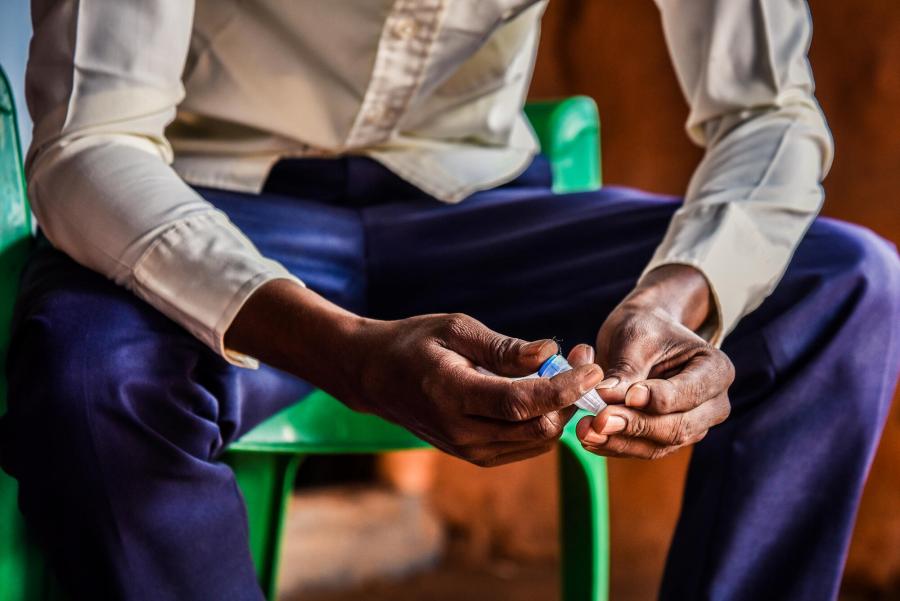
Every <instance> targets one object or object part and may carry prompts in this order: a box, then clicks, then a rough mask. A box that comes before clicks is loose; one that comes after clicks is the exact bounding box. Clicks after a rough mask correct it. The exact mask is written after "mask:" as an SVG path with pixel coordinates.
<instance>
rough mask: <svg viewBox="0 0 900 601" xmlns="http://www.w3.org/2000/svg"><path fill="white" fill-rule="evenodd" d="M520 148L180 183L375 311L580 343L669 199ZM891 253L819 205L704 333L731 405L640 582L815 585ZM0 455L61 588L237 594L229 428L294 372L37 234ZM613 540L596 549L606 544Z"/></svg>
mask: <svg viewBox="0 0 900 601" xmlns="http://www.w3.org/2000/svg"><path fill="white" fill-rule="evenodd" d="M549 183H550V175H549V169H548V168H547V164H546V162H544V161H542V160H538V161H536V162H535V164H534V165H532V167H531V168H530V169H529V170H528V171H526V172H525V174H523V175H522V176H521V177H519V178H518V179H517V180H515V181H513V182H511V183H510V184H508V185H505V186H502V187H500V188H497V189H494V190H491V191H486V192H481V193H478V194H475V195H474V196H473V197H472V198H470V199H468V200H466V201H465V202H463V203H462V204H459V205H457V206H447V205H443V204H440V203H438V202H437V201H435V200H433V199H430V198H427V197H425V196H423V194H422V193H420V192H418V191H417V190H415V189H414V188H412V187H411V186H409V185H408V184H406V183H404V182H403V181H401V180H399V179H398V178H396V177H395V176H393V175H391V174H390V173H389V172H388V171H386V170H385V169H384V168H382V167H380V166H379V165H377V164H376V163H374V162H372V161H370V160H367V159H363V158H346V159H336V160H290V161H284V162H282V163H280V164H279V165H277V166H276V168H275V169H274V171H273V173H272V175H271V177H270V179H269V181H268V183H267V186H266V190H265V191H264V193H263V194H261V195H247V194H237V193H232V192H224V191H216V190H201V192H202V193H203V194H204V196H205V197H206V198H207V199H209V200H210V201H211V202H212V203H213V204H215V205H216V206H217V207H218V208H219V209H221V210H222V211H224V212H225V213H227V214H228V215H229V216H230V218H231V219H232V220H233V221H234V222H235V223H236V224H237V225H238V226H239V227H240V228H242V229H243V231H244V232H246V234H247V235H248V236H249V237H250V238H251V239H252V240H253V241H254V242H255V243H256V245H257V246H258V247H259V248H260V249H261V250H262V252H263V253H265V254H266V255H268V256H271V257H273V258H275V259H278V260H279V261H281V262H283V263H284V265H286V266H287V267H288V269H290V270H291V271H292V272H293V273H295V274H297V275H298V276H299V277H300V278H302V279H303V280H304V281H306V282H307V284H308V285H309V286H310V287H311V288H312V289H314V290H316V291H318V292H319V293H321V294H322V295H324V296H326V297H328V298H329V299H331V300H333V301H335V302H336V303H339V304H341V305H343V306H345V307H347V308H349V309H352V310H353V311H357V312H359V313H363V314H366V315H370V316H374V317H379V318H400V317H405V316H410V315H415V314H421V313H425V312H440V311H461V312H465V313H468V314H471V315H473V316H474V317H476V318H478V319H480V320H482V321H483V322H485V323H486V324H488V325H489V326H490V327H492V328H495V329H497V330H499V331H500V332H503V333H506V334H510V335H515V336H519V337H522V338H529V339H535V338H542V337H550V336H556V337H557V338H559V339H561V340H562V341H563V343H564V345H565V346H566V347H571V346H572V345H574V344H576V343H579V342H592V341H593V339H594V336H595V334H596V332H597V329H598V328H599V327H600V325H601V323H602V322H603V320H604V317H605V316H606V315H607V314H608V313H609V311H610V310H611V309H612V308H613V307H614V306H615V305H616V303H617V302H618V301H619V300H621V298H622V297H623V296H624V295H625V294H626V293H627V292H628V291H629V290H630V289H631V288H632V286H633V285H634V284H635V281H636V279H637V276H638V274H639V273H640V271H641V269H642V267H643V266H644V265H645V264H646V262H647V261H648V260H649V258H650V255H651V253H652V251H653V249H654V247H655V246H656V245H657V244H658V243H659V241H660V239H661V238H662V235H663V233H664V230H665V228H666V225H667V223H668V222H669V219H670V217H671V216H672V212H673V211H674V210H675V209H676V207H677V206H678V202H677V200H676V199H673V198H668V197H661V196H655V195H650V194H646V193H643V192H639V191H636V190H631V189H625V188H615V187H607V188H604V189H603V190H601V191H599V192H589V193H581V194H571V195H565V196H557V195H554V194H553V193H552V192H551V191H550V188H549ZM898 323H900V266H898V259H897V254H896V250H895V249H893V248H892V247H891V246H890V245H889V244H887V243H885V242H884V241H883V240H881V239H879V238H877V237H876V236H875V235H873V234H872V233H870V232H868V231H866V230H864V229H862V228H859V227H856V226H852V225H848V224H845V223H839V222H836V221H831V220H827V219H819V220H817V221H816V222H815V224H814V225H813V226H812V228H811V229H810V231H809V233H808V234H807V235H806V237H805V238H804V240H803V242H802V243H801V245H800V248H799V250H798V252H797V254H796V256H795V257H794V259H793V261H792V262H791V264H790V267H789V269H788V270H787V273H786V275H785V277H784V280H783V281H782V283H781V285H780V286H779V287H778V289H777V290H776V291H775V293H774V294H773V295H772V296H771V297H770V298H769V299H768V300H767V301H766V302H765V303H764V304H763V306H762V307H760V308H759V309H758V310H757V311H755V312H754V313H753V314H751V315H750V316H748V317H747V318H746V319H744V320H743V322H742V323H741V324H740V326H739V327H738V328H737V330H736V331H735V332H734V333H733V334H732V335H731V336H730V337H729V338H728V340H727V342H726V344H725V347H724V348H725V350H726V351H727V353H728V354H729V356H730V357H731V358H732V360H733V361H734V364H735V366H736V369H737V379H736V381H735V383H734V386H733V387H732V390H731V399H732V403H733V412H732V415H731V417H730V418H729V419H728V421H726V422H725V423H724V424H723V425H721V426H719V427H717V428H715V429H714V430H713V431H712V432H710V434H709V436H708V437H707V438H706V439H705V440H703V442H701V443H700V444H699V445H697V447H696V449H695V451H694V454H693V459H692V462H691V466H690V471H689V475H688V478H687V488H686V491H685V496H684V503H683V509H682V513H681V518H680V521H679V522H678V527H677V530H676V532H675V535H674V539H673V541H672V547H671V551H670V555H669V560H668V564H667V567H666V573H665V577H664V583H663V587H662V591H661V597H662V598H663V599H671V600H679V601H683V600H686V599H722V600H726V599H727V600H730V601H734V600H741V599H748V600H749V599H753V600H759V599H791V600H793V601H799V600H807V599H808V600H814V601H821V600H823V599H829V598H833V597H834V596H835V594H836V590H837V587H838V584H839V580H840V575H841V568H842V565H843V562H844V558H845V554H846V552H847V546H848V541H849V538H850V534H851V530H852V526H853V521H854V517H855V513H856V510H857V506H858V502H859V498H860V494H861V490H862V486H863V482H864V480H865V477H866V473H867V470H868V468H869V465H870V463H871V460H872V456H873V453H874V451H875V448H876V444H877V441H878V438H879V435H880V432H881V430H882V427H883V424H884V421H885V417H886V414H887V411H888V406H889V403H890V399H891V394H892V390H893V387H894V384H895V382H896V377H897V370H898V364H900V359H898V345H900V328H898ZM8 374H9V412H8V414H7V415H6V416H5V417H4V418H3V419H2V422H0V428H2V429H0V451H2V465H3V468H4V469H5V470H6V471H8V472H9V473H10V474H12V475H13V476H14V477H15V478H17V479H18V482H19V485H20V506H21V509H22V512H23V514H24V516H25V518H26V520H27V521H28V523H29V525H30V527H31V528H32V529H33V531H34V532H35V533H36V535H37V537H38V538H39V541H40V543H41V544H42V545H43V547H44V549H45V551H46V553H47V554H48V556H49V557H50V559H51V562H52V565H53V566H54V568H55V569H56V571H57V572H58V574H59V576H60V578H61V580H62V582H63V583H64V585H65V586H66V587H67V588H68V589H70V590H71V591H72V592H73V595H74V597H75V598H76V599H92V600H96V599H129V600H133V599H142V600H143V599H147V600H153V601H164V600H169V599H179V600H183V599H198V600H207V599H215V600H217V601H226V600H231V599H236V600H250V599H253V600H258V599H260V598H261V594H260V591H259V589H258V587H257V584H256V579H255V576H254V573H253V567H252V564H251V560H250V556H249V552H248V545H247V521H246V517H245V510H244V505H243V501H242V499H241V495H240V493H239V491H238V489H237V487H236V486H235V481H234V477H233V474H232V473H231V471H230V470H229V468H228V467H227V466H225V465H224V464H222V463H221V462H220V461H219V460H218V458H219V457H220V455H221V453H222V451H223V449H224V448H225V447H226V445H228V443H229V442H231V441H233V440H234V439H235V438H236V437H238V436H240V435H241V434H242V433H243V432H245V431H247V430H248V429H249V428H251V427H252V426H254V425H255V424H257V423H259V422H260V421H261V420H263V419H264V418H266V417H267V416H269V415H271V414H273V413H274V412H276V411H278V410H280V409H282V408H284V407H286V406H288V405H290V404H291V403H294V402H296V401H297V399H298V398H300V397H302V396H303V394H304V393H305V392H306V391H308V390H309V386H308V385H307V384H306V383H304V382H302V381H300V380H298V379H296V378H294V377H292V376H289V375H287V374H285V373H283V372H280V371H277V370H274V369H271V368H267V367H263V368H261V369H260V370H258V371H250V370H243V369H239V368H235V367H233V366H230V365H229V364H227V363H226V362H225V361H223V360H222V359H221V358H219V357H218V356H216V355H215V354H214V353H212V352H211V351H210V350H209V349H207V348H206V347H204V346H203V345H202V344H201V343H199V342H198V341H197V340H195V339H194V338H192V337H191V336H190V335H189V334H188V333H187V332H185V331H184V330H183V329H182V328H180V327H179V326H177V325H176V324H175V323H173V322H171V321H169V320H168V319H167V318H165V317H164V316H163V315H161V314H160V313H158V312H157V311H155V310H154V309H152V308H151V307H150V306H148V305H146V304H145V303H143V302H142V301H140V300H138V299H137V298H136V297H134V296H132V295H131V294H130V293H129V292H127V291H125V290H124V289H121V288H119V287H117V286H116V285H115V284H113V283H112V282H110V281H108V280H106V279H104V278H103V277H101V276H99V275H97V274H96V273H93V272H91V271H90V270H88V269H85V268H83V267H81V266H79V265H77V264H76V263H74V262H73V261H72V260H71V259H69V258H68V257H67V256H65V255H64V254H62V253H60V252H58V251H56V250H54V249H53V248H52V247H51V246H50V245H49V244H48V243H47V242H46V241H43V242H41V243H40V244H39V245H38V247H37V249H36V250H35V252H34V253H33V256H32V257H31V259H30V263H29V264H28V267H27V269H26V271H25V273H24V276H23V280H22V287H21V292H20V297H19V299H18V305H17V310H16V318H15V323H14V333H13V342H12V347H11V349H10V354H9V361H8ZM613 553H615V550H613Z"/></svg>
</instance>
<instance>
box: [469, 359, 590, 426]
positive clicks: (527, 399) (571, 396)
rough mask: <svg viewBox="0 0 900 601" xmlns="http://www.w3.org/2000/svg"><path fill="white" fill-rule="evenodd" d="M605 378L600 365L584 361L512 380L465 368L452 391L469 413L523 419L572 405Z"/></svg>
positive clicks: (495, 417) (502, 418) (503, 418)
mask: <svg viewBox="0 0 900 601" xmlns="http://www.w3.org/2000/svg"><path fill="white" fill-rule="evenodd" d="M602 379H603V370H602V369H600V367H599V366H598V365H595V364H590V365H582V366H579V367H576V368H574V369H572V370H571V371H567V372H565V373H562V374H559V375H558V376H555V377H553V378H550V379H547V378H532V379H527V380H510V379H508V378H501V377H498V376H491V375H485V374H481V373H478V372H476V371H474V370H465V373H464V374H459V375H458V377H457V378H454V381H456V382H458V383H459V387H458V388H457V389H455V390H453V391H452V392H451V394H455V395H459V396H458V398H460V399H462V405H463V411H464V413H466V414H467V415H471V416H481V417H489V418H493V419H498V420H504V421H513V422H522V421H525V420H529V419H532V418H535V417H538V416H541V415H545V414H547V413H551V412H553V411H559V410H561V409H564V408H566V407H570V406H572V405H574V404H575V402H576V401H577V400H578V399H580V398H581V397H582V396H584V394H585V393H586V392H587V391H589V390H591V389H592V388H594V387H596V386H597V384H599V383H600V381H601V380H602Z"/></svg>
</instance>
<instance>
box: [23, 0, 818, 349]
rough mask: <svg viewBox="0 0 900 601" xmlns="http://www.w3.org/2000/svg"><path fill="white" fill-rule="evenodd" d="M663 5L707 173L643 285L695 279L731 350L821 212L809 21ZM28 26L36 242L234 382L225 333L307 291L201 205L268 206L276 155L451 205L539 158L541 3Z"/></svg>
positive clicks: (308, 7)
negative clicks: (654, 279) (238, 200)
mask: <svg viewBox="0 0 900 601" xmlns="http://www.w3.org/2000/svg"><path fill="white" fill-rule="evenodd" d="M657 4H658V5H659V9H660V12H661V15H662V19H663V24H664V28H665V32H666V38H667V41H668V44H669V48H670V50H671V54H672V57H673V59H674V63H675V66H676V70H677V73H678V77H679V81H680V83H681V86H682V88H683V90H684V93H685V96H686V97H687V99H688V101H689V102H690V105H691V113H690V117H689V119H688V123H687V129H688V133H689V135H690V136H691V138H692V139H693V140H694V141H695V142H697V143H698V144H701V145H703V146H705V147H706V156H705V158H704V160H703V162H702V163H701V165H700V166H699V168H698V169H697V172H696V174H695V176H694V178H693V180H692V182H691V185H690V187H689V189H688V190H687V194H686V199H685V204H684V206H683V208H681V209H680V210H679V211H678V212H677V213H676V215H675V218H674V219H673V222H672V224H671V227H670V228H669V231H668V233H667V235H666V237H665V240H664V241H663V242H662V244H661V245H660V247H659V249H658V250H657V252H656V255H655V256H654V258H653V260H652V262H651V263H650V265H648V267H647V270H648V271H649V270H650V269H652V268H654V267H657V266H659V265H661V264H667V263H684V264H689V265H693V266H695V267H696V268H698V269H699V270H700V271H702V272H703V273H704V275H705V276H706V278H707V279H708V281H709V283H710V286H711V288H712V290H713V295H714V298H715V304H716V310H717V312H716V319H715V320H714V323H713V328H712V329H711V330H710V332H708V335H709V336H710V337H711V339H712V340H713V341H714V342H717V343H718V342H720V341H721V339H722V337H723V336H724V335H725V334H726V333H727V332H728V331H730V330H731V329H732V328H733V327H734V325H735V324H736V323H737V322H738V320H739V319H740V318H741V317H742V316H743V315H745V314H746V313H748V312H749V311H751V310H752V309H754V308H755V307H756V306H758V305H759V304H760V303H761V302H762V300H763V299H764V298H765V297H766V296H767V295H768V294H769V293H770V292H771V291H772V289H773V288H774V286H775V285H776V284H777V282H778V280H779V279H780V277H781V274H782V273H783V271H784V269H785V267H786V265H787V262H788V261H789V259H790V257H791V255H792V253H793V251H794V249H795V248H796V245H797V244H798V242H799V240H800V238H801V237H802V235H803V233H804V232H805V230H806V228H807V227H808V226H809V224H810V222H811V221H812V219H813V217H814V216H815V215H816V214H817V212H818V210H819V208H820V206H821V202H822V198H823V194H822V189H821V185H820V183H821V180H822V178H823V177H824V175H825V173H826V172H827V169H828V166H829V165H830V161H831V156H832V143H831V138H830V136H829V132H828V129H827V126H826V124H825V120H824V117H823V116H822V114H821V111H820V110H819V108H818V104H817V103H816V101H815V98H814V96H813V81H812V75H811V72H810V69H809V65H808V62H807V56H806V54H807V49H808V45H809V41H810V36H811V22H810V16H809V12H808V8H807V5H806V2H805V0H657ZM32 5H33V6H32V16H33V21H34V37H33V39H32V44H31V55H30V59H29V64H28V73H27V94H28V103H29V108H30V112H31V114H32V118H33V120H34V124H35V125H34V134H33V141H32V145H31V148H30V150H29V153H28V159H27V162H26V163H27V164H26V172H27V179H28V185H29V197H30V200H31V205H32V208H33V210H34V213H35V215H36V216H37V219H38V222H39V224H40V226H41V227H42V229H43V230H44V232H45V233H46V235H47V237H48V238H49V239H50V241H51V242H52V243H53V244H54V245H55V246H56V247H58V248H60V249H61V250H63V251H65V252H66V253H68V254H69V255H70V256H72V257H73V258H74V259H75V260H76V261H78V262H79V263H82V264H84V265H86V266H88V267H90V268H91V269H94V270H96V271H98V272H100V273H102V274H104V275H106V276H108V277H110V278H112V279H113V280H115V281H116V282H117V283H119V284H121V285H124V286H126V287H128V288H129V289H131V290H133V291H134V292H135V294H137V295H138V296H140V297H141V298H143V299H145V300H146V301H147V302H149V303H150V304H151V305H153V306H154V307H156V308H157V309H158V310H160V311H162V312H163V313H165V314H166V315H168V316H169V317H170V318H172V319H174V320H175V321H177V322H178V323H180V324H181V325H183V326H184V327H185V328H187V329H188V330H189V331H190V332H192V333H193V334H194V335H195V336H197V337H198V338H199V339H201V340H202V341H204V342H205V343H206V344H208V345H209V346H210V347H212V348H213V349H215V350H216V351H217V352H219V353H220V354H222V355H223V356H225V357H226V358H227V359H228V360H230V361H232V362H233V363H236V364H238V365H245V366H252V365H253V364H254V363H255V362H254V360H253V359H252V358H249V357H245V356H242V355H240V354H239V353H234V352H232V351H229V350H226V349H225V348H224V346H223V336H224V333H225V332H226V330H227V329H228V327H229V325H230V324H231V322H232V320H233V318H234V316H235V315H236V314H237V312H238V311H239V310H240V308H241V307H242V305H243V304H244V302H245V301H246V300H247V298H248V297H249V296H250V295H251V294H252V293H253V292H254V290H256V289H257V288H258V287H259V286H261V285H262V284H264V283H266V282H268V281H270V280H272V279H277V278H290V279H295V280H296V278H294V277H293V276H292V275H291V274H290V273H288V271H287V270H286V269H285V268H284V267H283V266H281V265H280V264H278V263H276V262H275V261H272V260H269V259H267V258H265V257H263V256H262V255H260V253H259V252H258V251H257V250H256V249H255V248H254V246H253V244H252V243H251V242H250V241H249V240H248V239H247V238H246V237H245V236H244V235H243V234H242V233H241V232H240V231H239V230H238V229H237V228H236V227H235V226H234V225H233V224H232V223H230V222H229V220H228V219H227V217H226V216H225V215H224V214H222V213H221V212H219V211H217V210H215V209H214V208H213V207H212V206H211V205H210V204H209V203H207V202H206V201H204V200H203V199H202V198H201V197H200V196H199V195H198V194H197V193H196V192H194V191H193V190H192V189H191V188H190V187H189V186H188V183H190V184H197V185H204V186H213V187H219V188H224V189H230V190H237V191H247V192H258V191H259V190H260V189H261V187H262V185H263V183H264V181H265V179H266V176H267V174H268V172H269V169H270V168H271V166H272V165H273V164H274V163H275V162H277V161H278V160H279V159H280V158H282V157H288V156H311V155H312V156H331V155H340V154H346V153H353V154H365V155H368V156H371V157H372V158H374V159H375V160H377V161H379V162H381V163H383V164H384V165H385V166H387V167H388V168H389V169H391V170H392V171H394V172H395V173H397V174H398V175H399V176H401V177H403V178H405V179H407V180H408V181H410V182H412V183H413V184H415V185H417V186H418V187H419V188H421V189H422V190H424V191H426V192H428V193H429V194H431V195H433V196H435V197H437V198H438V199H441V200H443V201H446V202H451V203H452V202H460V201H462V200H463V199H464V198H465V197H467V196H468V195H470V194H471V193H472V192H474V191H477V190H480V189H485V188H489V187H492V186H495V185H497V184H499V183H502V182H504V181H508V180H510V179H512V178H513V177H515V176H516V175H517V174H518V173H519V172H520V171H521V170H522V169H524V168H525V167H526V166H527V164H528V163H529V162H530V160H531V158H532V157H533V155H534V153H535V152H536V150H537V144H536V141H535V139H534V136H533V133H532V132H531V130H530V128H529V126H528V125H527V122H526V120H525V118H524V116H523V114H522V110H521V109H522V106H523V103H524V99H525V96H526V93H527V89H528V85H529V81H530V78H531V71H532V66H533V63H534V56H535V52H536V49H537V43H538V36H539V26H540V18H541V14H542V13H543V10H544V8H545V5H546V0H196V1H195V2H190V1H188V0H157V1H154V2H148V1H146V0H33V3H32ZM598 35H599V33H598ZM610 118H615V116H614V115H613V116H610ZM598 277H599V274H598ZM298 281H299V280H298Z"/></svg>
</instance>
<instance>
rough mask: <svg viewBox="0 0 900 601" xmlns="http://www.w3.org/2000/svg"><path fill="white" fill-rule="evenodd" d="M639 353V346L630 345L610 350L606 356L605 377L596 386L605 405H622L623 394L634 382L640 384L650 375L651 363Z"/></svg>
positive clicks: (648, 358)
mask: <svg viewBox="0 0 900 601" xmlns="http://www.w3.org/2000/svg"><path fill="white" fill-rule="evenodd" d="M645 355H646V354H645V353H642V352H641V349H640V348H639V345H636V344H631V345H626V346H623V347H621V348H618V349H610V352H608V353H607V356H606V365H604V366H603V367H604V370H603V371H604V374H605V375H606V377H605V378H604V379H603V381H602V382H600V384H598V385H597V390H599V391H600V394H601V395H602V396H603V400H604V401H606V402H607V403H624V402H625V394H626V393H627V392H628V389H629V388H630V387H631V385H632V384H634V383H635V382H642V381H644V380H646V379H647V377H648V376H649V375H650V370H651V369H652V368H653V362H652V360H651V358H650V357H648V356H645Z"/></svg>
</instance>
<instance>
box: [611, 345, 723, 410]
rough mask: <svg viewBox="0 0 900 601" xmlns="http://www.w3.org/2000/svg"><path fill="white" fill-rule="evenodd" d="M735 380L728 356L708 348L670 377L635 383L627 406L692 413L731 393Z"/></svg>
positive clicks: (626, 398)
mask: <svg viewBox="0 0 900 601" xmlns="http://www.w3.org/2000/svg"><path fill="white" fill-rule="evenodd" d="M733 380H734V367H733V366H732V364H731V361H730V360H729V359H728V357H727V356H726V355H725V353H723V352H721V351H718V350H716V349H712V348H710V349H704V350H702V351H700V352H698V353H697V354H695V355H694V356H693V357H691V358H690V359H689V360H688V362H687V363H686V364H685V366H684V368H683V369H682V370H681V371H680V372H679V373H677V374H675V375H674V376H672V377H670V378H667V379H652V380H645V381H643V382H638V383H635V384H633V385H632V386H631V387H629V389H628V392H626V394H625V405H626V406H628V407H634V408H637V409H643V410H644V411H646V412H647V413H655V414H667V413H678V412H685V411H690V410H691V409H694V408H695V407H699V406H700V405H702V404H703V403H705V402H706V401H708V400H710V399H712V398H715V397H717V396H719V395H720V394H722V393H723V392H725V391H727V390H728V387H729V386H731V383H732V381H733Z"/></svg>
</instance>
